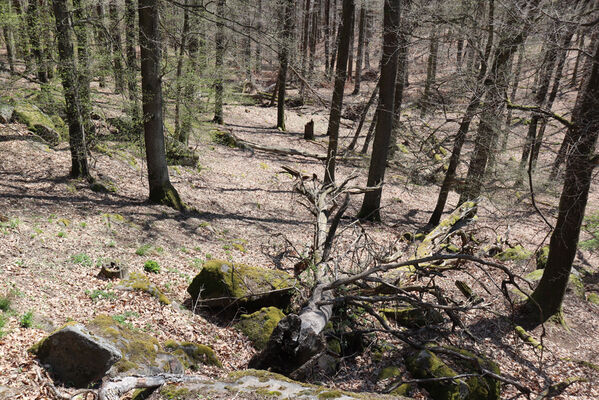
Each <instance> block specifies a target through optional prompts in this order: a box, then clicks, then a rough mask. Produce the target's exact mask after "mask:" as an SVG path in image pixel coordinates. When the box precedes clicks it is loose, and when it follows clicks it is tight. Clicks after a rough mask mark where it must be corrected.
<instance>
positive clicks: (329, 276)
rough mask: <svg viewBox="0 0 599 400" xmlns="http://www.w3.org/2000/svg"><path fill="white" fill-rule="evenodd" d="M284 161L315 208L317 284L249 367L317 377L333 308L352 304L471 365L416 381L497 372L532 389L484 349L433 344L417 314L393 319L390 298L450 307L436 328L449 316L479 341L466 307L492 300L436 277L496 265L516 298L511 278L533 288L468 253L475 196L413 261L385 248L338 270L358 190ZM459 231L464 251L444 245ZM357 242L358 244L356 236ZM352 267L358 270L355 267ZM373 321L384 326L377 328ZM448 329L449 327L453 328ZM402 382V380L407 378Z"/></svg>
mask: <svg viewBox="0 0 599 400" xmlns="http://www.w3.org/2000/svg"><path fill="white" fill-rule="evenodd" d="M284 169H285V170H286V172H289V173H290V174H292V175H293V176H295V177H296V179H297V184H296V190H297V191H298V192H299V193H301V194H302V195H303V198H305V199H307V200H308V206H309V208H310V210H311V211H312V213H313V214H314V216H315V223H314V232H315V234H314V240H313V244H312V247H311V248H312V252H311V253H310V255H309V257H308V258H307V259H304V260H300V263H303V264H304V266H306V265H307V270H308V271H310V272H309V275H308V276H309V277H310V278H311V279H310V282H312V289H311V293H310V296H309V299H308V300H307V302H306V304H305V306H304V307H303V308H302V310H301V311H300V312H299V313H298V314H291V315H288V316H287V317H285V318H284V319H283V320H281V321H280V323H279V324H278V326H277V327H276V328H275V330H274V331H273V333H272V335H271V337H270V339H269V342H268V344H267V346H266V348H265V349H264V350H263V351H262V352H261V353H258V354H257V355H255V356H254V357H253V358H252V360H251V361H250V364H249V367H250V368H257V369H268V370H271V371H273V372H278V373H282V374H284V375H287V376H289V377H291V378H293V379H305V378H307V377H310V376H311V374H312V373H313V372H314V371H315V370H317V369H318V368H319V367H318V365H319V361H318V360H319V359H320V358H321V357H324V356H325V355H326V354H327V351H328V350H327V343H326V340H325V338H324V335H323V331H325V326H327V323H329V321H331V319H332V317H333V315H334V311H335V310H336V309H339V308H346V307H353V308H355V309H359V310H363V312H365V313H366V314H369V315H370V317H371V319H370V321H371V322H370V323H369V325H368V329H366V328H365V331H367V332H371V333H372V332H381V333H385V334H389V335H391V336H394V337H395V338H397V339H399V340H400V341H401V342H403V343H405V344H406V345H408V347H409V348H411V349H413V351H416V352H425V353H426V354H439V355H441V356H443V357H446V358H450V357H453V358H456V357H457V358H458V359H461V360H462V361H464V362H467V363H469V365H470V366H471V369H470V370H469V371H468V372H465V373H462V374H457V375H456V376H453V377H428V378H426V379H416V380H413V382H419V383H423V384H424V383H425V382H443V381H449V382H454V383H455V382H457V381H458V380H459V379H460V377H478V378H480V379H483V380H490V381H489V382H491V381H493V382H502V383H504V384H509V385H513V386H514V387H515V388H516V389H517V390H518V391H520V392H521V393H523V394H526V395H528V394H530V393H531V390H530V389H529V388H527V387H526V385H524V384H522V383H520V382H518V380H516V379H513V378H511V377H509V376H504V375H502V374H501V373H500V372H499V370H498V369H496V368H494V367H491V365H492V364H489V362H488V361H485V360H486V359H485V358H483V357H482V356H478V355H476V354H471V353H467V354H466V353H463V352H459V351H457V350H452V348H448V347H446V346H442V345H431V344H430V343H428V342H427V340H426V339H425V338H422V339H421V338H419V337H418V335H417V334H416V333H417V332H418V331H419V330H420V329H421V328H422V327H423V326H427V324H428V323H429V322H426V321H424V322H418V323H417V324H416V326H415V327H413V328H408V329H398V328H397V327H394V326H393V322H390V321H392V320H393V319H394V317H393V315H392V314H393V310H394V309H389V305H394V307H399V306H398V305H401V306H400V307H399V308H397V310H398V312H402V311H403V310H414V312H415V313H416V314H417V315H423V316H424V317H426V316H427V315H429V314H431V313H432V314H431V315H438V314H439V313H445V314H446V315H447V317H448V319H447V320H445V319H441V321H443V322H440V323H439V322H438V321H433V322H431V323H432V324H433V325H434V324H437V326H436V327H435V328H434V329H435V330H436V331H437V332H440V331H441V332H442V331H443V330H444V329H445V328H444V323H445V321H449V322H450V323H451V325H452V326H451V331H452V332H453V331H455V330H459V331H461V332H462V333H463V335H462V337H467V338H470V339H471V340H472V341H476V340H477V339H476V338H475V337H474V335H472V333H470V332H469V331H468V329H467V328H466V326H465V324H463V323H462V321H461V318H460V314H461V313H465V312H469V311H472V310H480V309H482V310H487V309H489V307H490V305H491V303H492V302H491V301H485V299H484V296H479V295H477V294H476V293H472V289H470V293H469V296H468V299H467V300H466V301H459V300H457V299H454V298H453V297H452V295H451V294H450V293H448V292H447V291H446V290H445V289H442V288H441V287H440V286H438V285H437V284H436V283H435V281H434V280H435V279H438V278H443V277H445V274H446V273H447V272H448V271H458V270H466V269H468V268H471V267H476V268H479V269H481V270H483V271H486V272H488V270H496V271H498V272H499V273H500V274H501V275H504V276H505V278H504V279H503V280H502V282H501V283H499V282H494V283H495V285H496V288H497V289H499V290H501V292H502V293H503V294H504V295H505V296H506V297H508V298H509V292H508V287H510V286H511V287H512V288H515V289H517V290H518V291H521V292H523V293H526V292H529V290H527V289H526V288H525V287H526V286H528V289H530V288H531V283H530V282H529V281H527V280H526V279H524V278H522V277H520V276H519V275H517V274H514V273H513V272H512V271H511V270H510V268H508V267H507V266H505V265H503V264H501V263H498V262H495V261H491V260H488V259H485V258H483V257H478V256H475V255H473V254H468V252H470V250H469V249H468V245H469V243H468V242H469V241H470V239H469V236H468V235H466V234H465V233H464V232H463V229H464V228H465V227H466V226H467V225H468V224H469V223H470V222H471V221H473V216H474V214H475V213H476V203H468V204H465V205H463V206H462V207H460V208H458V209H456V210H455V211H454V213H452V214H450V215H449V216H448V217H447V218H446V219H444V220H443V221H442V222H441V223H440V225H439V226H438V227H436V228H435V229H433V230H432V231H431V232H430V233H429V234H428V235H425V237H424V238H423V240H422V243H420V244H419V245H418V246H416V251H415V253H414V256H413V257H412V258H410V259H408V260H406V261H398V262H389V261H387V262H385V261H384V260H390V259H396V260H397V259H398V258H399V257H400V256H398V255H393V256H389V255H388V254H386V255H378V256H375V257H373V258H371V259H369V260H365V261H364V262H363V264H361V265H360V266H359V267H360V268H355V267H356V266H355V265H354V266H353V267H354V268H349V269H347V271H348V272H347V273H342V272H341V271H339V270H338V269H337V268H335V270H333V268H332V265H333V264H334V265H336V266H338V262H337V261H338V260H333V257H331V251H332V247H333V241H334V238H335V234H336V231H337V227H338V224H339V221H340V219H341V217H342V215H343V213H344V212H345V210H346V208H347V205H348V203H349V193H350V192H351V190H349V189H347V183H348V181H344V182H343V183H342V184H341V185H340V186H339V187H336V186H333V185H331V186H328V187H327V186H324V185H321V184H319V183H318V182H317V179H316V178H315V177H308V176H302V175H301V174H300V173H299V172H297V171H294V170H292V169H289V168H284ZM365 236H366V235H365ZM453 237H456V238H458V239H459V240H461V241H462V249H461V250H462V252H459V253H457V254H448V253H447V252H446V251H445V246H446V244H447V243H446V242H447V241H448V240H449V239H450V238H453ZM353 245H354V246H355V247H356V248H357V247H359V245H357V241H356V242H354V243H353ZM354 251H355V250H354ZM356 269H360V270H361V272H355V271H356ZM349 270H352V271H353V272H351V273H350V272H349ZM335 275H338V276H335ZM304 279H305V278H304ZM422 280H426V281H427V283H426V284H418V283H417V282H419V281H422ZM522 286H524V287H522ZM460 295H461V292H460ZM373 322H374V323H376V324H378V326H379V327H380V328H376V329H375V328H372V323H373ZM422 324H424V325H422ZM447 332H448V334H449V331H447ZM423 354H424V353H423ZM465 354H466V355H465ZM431 357H432V356H431ZM398 382H399V383H398ZM398 382H396V383H398V384H401V383H402V382H401V381H398ZM398 384H392V385H391V386H390V387H391V389H393V388H396V387H397V386H398ZM497 384H499V383H497ZM391 389H390V390H391ZM497 390H499V389H497Z"/></svg>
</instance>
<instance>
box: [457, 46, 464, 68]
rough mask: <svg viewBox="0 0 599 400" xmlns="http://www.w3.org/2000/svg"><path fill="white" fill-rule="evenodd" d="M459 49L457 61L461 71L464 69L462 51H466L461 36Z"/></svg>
mask: <svg viewBox="0 0 599 400" xmlns="http://www.w3.org/2000/svg"><path fill="white" fill-rule="evenodd" d="M457 47H458V48H457V51H456V63H457V67H458V68H457V70H458V71H461V70H462V53H463V51H464V39H462V38H460V39H458V45H457Z"/></svg>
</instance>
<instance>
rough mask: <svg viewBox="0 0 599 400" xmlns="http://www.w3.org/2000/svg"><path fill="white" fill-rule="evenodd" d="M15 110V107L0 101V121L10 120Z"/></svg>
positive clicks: (6, 122)
mask: <svg viewBox="0 0 599 400" xmlns="http://www.w3.org/2000/svg"><path fill="white" fill-rule="evenodd" d="M14 111H15V108H14V107H13V106H11V105H10V104H3V103H0V123H2V124H8V123H9V122H10V121H12V116H13V113H14Z"/></svg>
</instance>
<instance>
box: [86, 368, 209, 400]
mask: <svg viewBox="0 0 599 400" xmlns="http://www.w3.org/2000/svg"><path fill="white" fill-rule="evenodd" d="M203 381H205V378H201V377H199V376H190V375H177V374H158V375H153V376H136V375H133V376H125V377H116V378H112V379H109V380H107V381H105V382H104V383H103V384H102V386H101V387H100V389H98V400H120V398H121V396H123V395H124V394H125V393H127V392H129V391H130V390H133V389H146V388H157V387H160V386H162V385H165V384H171V383H183V382H198V383H199V382H203Z"/></svg>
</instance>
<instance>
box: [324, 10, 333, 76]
mask: <svg viewBox="0 0 599 400" xmlns="http://www.w3.org/2000/svg"><path fill="white" fill-rule="evenodd" d="M330 33H331V0H325V3H324V74H325V76H327V77H328V76H329V73H330V69H329V55H330V52H331V51H330V46H331V38H330Z"/></svg>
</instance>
